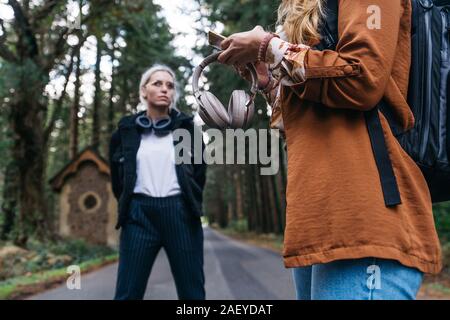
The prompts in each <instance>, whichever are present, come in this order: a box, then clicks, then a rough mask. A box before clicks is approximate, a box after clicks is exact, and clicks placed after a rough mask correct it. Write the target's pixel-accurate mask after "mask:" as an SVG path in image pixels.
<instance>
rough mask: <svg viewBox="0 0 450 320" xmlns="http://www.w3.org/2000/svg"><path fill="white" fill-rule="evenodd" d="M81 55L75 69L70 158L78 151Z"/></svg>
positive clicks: (78, 56) (78, 53) (78, 54)
mask: <svg viewBox="0 0 450 320" xmlns="http://www.w3.org/2000/svg"><path fill="white" fill-rule="evenodd" d="M80 62H81V56H80V51H78V52H77V64H76V71H75V92H74V98H73V105H72V108H71V109H70V139H69V140H70V141H69V158H70V159H74V158H75V156H76V155H77V153H78V111H79V110H80V86H81V79H80V77H81V70H80V68H81V66H80Z"/></svg>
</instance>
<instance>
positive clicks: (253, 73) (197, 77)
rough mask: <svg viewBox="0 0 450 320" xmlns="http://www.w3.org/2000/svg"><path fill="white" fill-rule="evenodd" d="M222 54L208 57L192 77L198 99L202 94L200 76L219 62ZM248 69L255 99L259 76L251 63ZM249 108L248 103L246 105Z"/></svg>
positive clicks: (193, 87) (194, 91) (216, 53)
mask: <svg viewBox="0 0 450 320" xmlns="http://www.w3.org/2000/svg"><path fill="white" fill-rule="evenodd" d="M221 53H222V51H218V52H214V53H213V54H211V55H209V56H207V57H206V58H205V59H204V60H203V61H202V62H201V63H200V64H199V65H198V66H197V68H195V71H194V74H193V76H192V89H193V93H194V96H195V97H196V98H197V99H198V96H199V94H200V89H199V87H198V81H199V80H200V76H201V74H202V72H203V70H205V68H206V67H207V66H208V65H210V64H211V63H213V62H216V61H217V58H218V57H219V55H220V54H221ZM247 68H248V70H249V71H250V75H251V77H252V86H251V88H250V93H251V95H252V97H253V98H254V97H255V96H256V92H257V91H258V76H257V74H256V69H255V66H254V65H253V64H251V63H249V64H247ZM246 106H248V102H247V103H246Z"/></svg>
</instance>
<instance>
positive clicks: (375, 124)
mask: <svg viewBox="0 0 450 320" xmlns="http://www.w3.org/2000/svg"><path fill="white" fill-rule="evenodd" d="M326 4H327V8H326V19H325V20H324V23H323V26H322V28H321V35H322V40H321V43H320V44H319V45H318V46H316V47H315V49H318V50H325V49H331V50H335V49H336V45H337V42H338V38H339V34H338V13H339V8H338V0H328V1H327V2H326ZM380 105H383V106H384V109H386V110H389V106H385V105H386V103H384V101H383V100H381V101H380V103H378V104H377V106H375V107H374V108H373V109H371V110H369V111H365V112H364V118H365V121H366V126H367V131H368V133H369V138H370V143H371V145H372V152H373V155H374V158H375V163H376V165H377V169H378V174H379V175H380V182H381V189H382V191H383V197H384V203H385V205H386V207H390V206H395V205H398V204H400V203H401V199H400V192H399V190H398V184H397V180H396V178H395V174H394V170H393V168H392V162H391V159H390V158H389V153H388V150H387V146H386V141H385V138H384V133H383V127H382V126H381V121H380V117H379V114H378V110H379V109H380Z"/></svg>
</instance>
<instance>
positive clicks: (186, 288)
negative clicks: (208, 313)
mask: <svg viewBox="0 0 450 320" xmlns="http://www.w3.org/2000/svg"><path fill="white" fill-rule="evenodd" d="M161 248H164V250H165V251H166V253H167V257H168V259H169V264H170V268H171V271H172V275H173V277H174V280H175V286H176V289H177V294H178V298H179V299H181V300H204V299H205V289H204V285H205V276H204V273H203V229H202V225H201V221H200V218H199V217H195V216H194V215H192V214H190V212H189V210H188V208H187V207H186V206H185V202H184V200H183V198H182V196H181V195H175V196H169V197H164V198H154V197H149V196H146V195H133V199H132V201H131V203H130V211H129V215H128V220H127V222H126V223H125V224H124V225H123V226H122V232H121V234H120V248H119V271H118V275H117V283H116V293H115V297H114V299H115V300H127V299H133V300H138V299H139V300H141V299H143V297H144V293H145V290H146V287H147V282H148V278H149V276H150V273H151V269H152V267H153V263H154V262H155V259H156V256H157V254H158V252H159V250H160V249H161Z"/></svg>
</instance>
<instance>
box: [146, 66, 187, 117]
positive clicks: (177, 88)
mask: <svg viewBox="0 0 450 320" xmlns="http://www.w3.org/2000/svg"><path fill="white" fill-rule="evenodd" d="M158 71H165V72H167V73H168V74H170V75H171V76H172V79H173V82H174V85H175V95H174V97H173V101H172V104H171V105H170V106H169V109H175V110H177V111H178V108H177V102H178V99H179V97H180V85H179V83H178V81H177V78H176V75H175V72H174V71H173V70H172V69H171V68H170V67H168V66H166V65H164V64H154V65H153V66H151V67H150V68H149V69H147V70H146V71H145V72H144V74H143V75H142V77H141V81H140V83H139V100H140V102H141V103H140V105H139V106H138V109H143V110H144V109H147V100H145V98H144V97H143V96H142V94H141V90H142V88H144V87H145V85H146V84H147V82H148V81H149V80H150V78H151V76H152V75H153V74H154V73H155V72H158Z"/></svg>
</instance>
